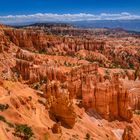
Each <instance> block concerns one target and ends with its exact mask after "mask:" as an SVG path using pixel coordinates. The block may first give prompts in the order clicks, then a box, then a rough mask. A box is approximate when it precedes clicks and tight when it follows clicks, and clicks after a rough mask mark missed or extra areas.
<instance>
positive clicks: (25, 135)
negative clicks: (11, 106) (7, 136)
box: [14, 124, 34, 140]
mask: <svg viewBox="0 0 140 140" xmlns="http://www.w3.org/2000/svg"><path fill="white" fill-rule="evenodd" d="M14 135H15V136H17V137H20V138H21V139H22V140H29V139H30V138H31V137H32V136H33V135H34V134H33V132H32V129H31V127H29V126H27V125H26V124H16V127H15V133H14Z"/></svg>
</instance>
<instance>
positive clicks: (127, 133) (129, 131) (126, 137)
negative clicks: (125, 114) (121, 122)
mask: <svg viewBox="0 0 140 140" xmlns="http://www.w3.org/2000/svg"><path fill="white" fill-rule="evenodd" d="M122 140H136V138H135V137H134V134H133V128H132V127H131V126H126V128H125V129H124V133H123V136H122Z"/></svg>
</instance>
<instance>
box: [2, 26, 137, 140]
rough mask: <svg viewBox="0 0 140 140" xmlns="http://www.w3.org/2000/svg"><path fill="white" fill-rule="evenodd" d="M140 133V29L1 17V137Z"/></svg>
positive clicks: (77, 138) (104, 138)
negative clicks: (24, 22) (17, 22)
mask: <svg viewBox="0 0 140 140" xmlns="http://www.w3.org/2000/svg"><path fill="white" fill-rule="evenodd" d="M22 139H23V140H29V139H31V140H84V139H88V140H140V35H138V34H134V33H133V34H132V33H128V32H127V31H125V30H122V29H80V28H75V27H73V26H70V25H63V24H62V25H61V24H60V25H59V26H58V25H57V24H56V25H49V26H48V25H45V24H35V25H31V26H25V27H18V28H17V27H10V26H4V25H0V140H22Z"/></svg>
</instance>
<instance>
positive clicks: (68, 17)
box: [0, 12, 140, 24]
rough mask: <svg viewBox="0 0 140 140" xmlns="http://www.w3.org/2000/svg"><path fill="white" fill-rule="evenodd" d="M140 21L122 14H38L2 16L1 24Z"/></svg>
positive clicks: (137, 17) (0, 18)
mask: <svg viewBox="0 0 140 140" xmlns="http://www.w3.org/2000/svg"><path fill="white" fill-rule="evenodd" d="M134 19H140V15H134V14H130V13H128V12H122V13H119V14H110V13H101V14H98V15H95V14H87V13H79V14H52V13H37V14H30V15H8V16H0V23H5V24H14V23H25V22H67V21H82V20H134Z"/></svg>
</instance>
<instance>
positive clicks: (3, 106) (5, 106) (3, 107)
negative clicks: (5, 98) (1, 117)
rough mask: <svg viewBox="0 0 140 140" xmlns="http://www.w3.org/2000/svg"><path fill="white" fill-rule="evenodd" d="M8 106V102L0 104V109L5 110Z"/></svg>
mask: <svg viewBox="0 0 140 140" xmlns="http://www.w3.org/2000/svg"><path fill="white" fill-rule="evenodd" d="M8 108H9V105H8V104H0V110H1V111H4V110H6V109H8Z"/></svg>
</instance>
